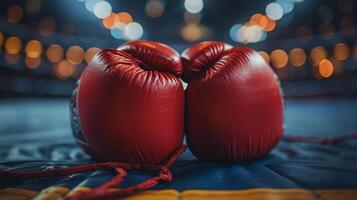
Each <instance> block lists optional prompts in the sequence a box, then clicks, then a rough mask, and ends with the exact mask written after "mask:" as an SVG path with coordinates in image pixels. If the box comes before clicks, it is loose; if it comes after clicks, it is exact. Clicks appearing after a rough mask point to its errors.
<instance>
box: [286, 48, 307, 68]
mask: <svg viewBox="0 0 357 200" xmlns="http://www.w3.org/2000/svg"><path fill="white" fill-rule="evenodd" d="M289 60H290V63H291V64H292V65H293V66H295V67H301V66H303V65H304V64H305V62H306V54H305V51H304V50H303V49H301V48H294V49H292V50H291V51H290V52H289Z"/></svg>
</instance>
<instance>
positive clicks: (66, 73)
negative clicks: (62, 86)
mask: <svg viewBox="0 0 357 200" xmlns="http://www.w3.org/2000/svg"><path fill="white" fill-rule="evenodd" d="M74 72H75V66H74V65H73V64H72V63H70V62H67V61H66V60H62V61H61V62H59V63H58V64H57V65H56V66H55V73H56V76H57V77H58V78H59V79H62V80H65V79H68V78H69V77H71V76H72V75H73V74H74Z"/></svg>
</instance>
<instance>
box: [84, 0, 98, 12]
mask: <svg viewBox="0 0 357 200" xmlns="http://www.w3.org/2000/svg"><path fill="white" fill-rule="evenodd" d="M100 1H101V0H86V1H85V7H86V9H87V10H88V11H89V12H93V10H94V7H95V5H96V4H97V3H98V2H100Z"/></svg>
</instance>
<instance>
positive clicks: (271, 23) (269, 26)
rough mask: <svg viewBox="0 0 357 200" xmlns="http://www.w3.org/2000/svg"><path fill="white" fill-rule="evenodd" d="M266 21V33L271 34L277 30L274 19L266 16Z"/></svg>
mask: <svg viewBox="0 0 357 200" xmlns="http://www.w3.org/2000/svg"><path fill="white" fill-rule="evenodd" d="M265 19H266V20H267V25H266V26H265V27H264V29H263V30H264V31H266V32H271V31H273V30H274V29H275V27H276V22H275V21H274V20H272V19H270V18H269V17H266V16H265Z"/></svg>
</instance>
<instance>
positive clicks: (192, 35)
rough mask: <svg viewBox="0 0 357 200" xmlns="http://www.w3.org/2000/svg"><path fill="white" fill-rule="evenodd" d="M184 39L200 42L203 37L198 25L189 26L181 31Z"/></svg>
mask: <svg viewBox="0 0 357 200" xmlns="http://www.w3.org/2000/svg"><path fill="white" fill-rule="evenodd" d="M181 35H182V37H183V38H184V39H185V40H187V41H190V42H194V41H197V40H199V39H200V38H201V37H202V31H201V29H200V27H199V26H198V25H196V24H188V25H186V26H184V27H183V29H182V31H181Z"/></svg>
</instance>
